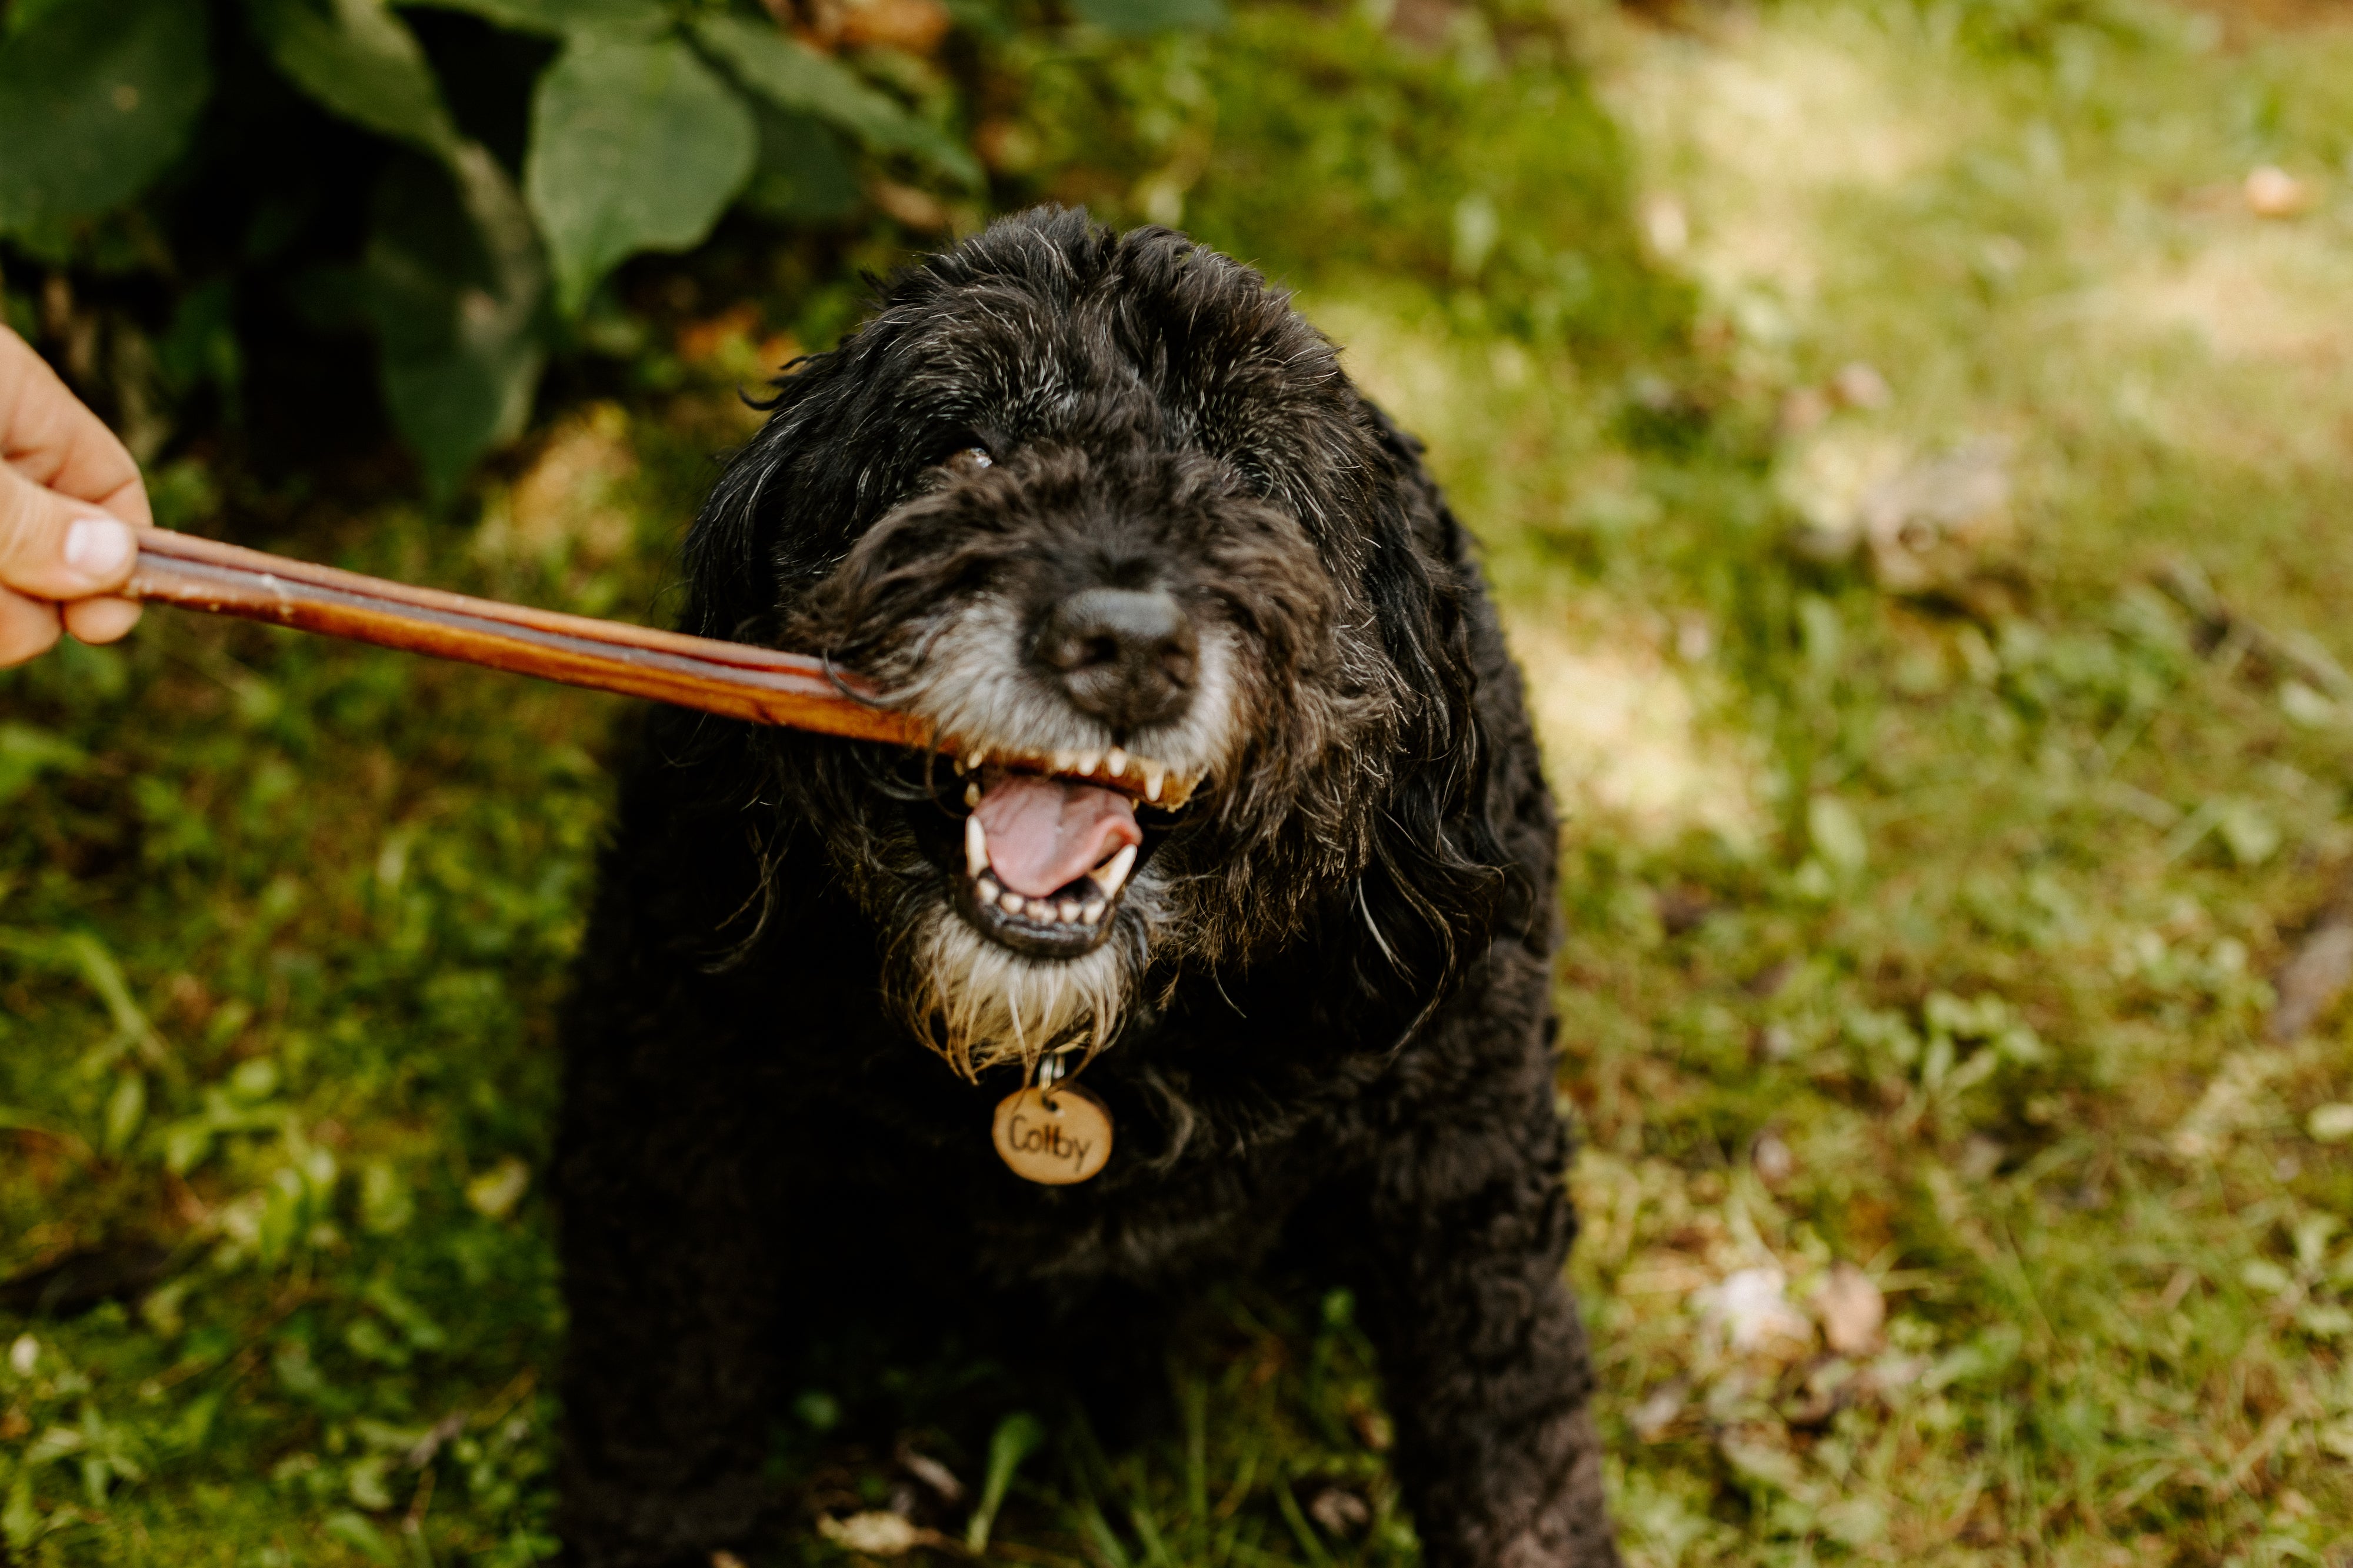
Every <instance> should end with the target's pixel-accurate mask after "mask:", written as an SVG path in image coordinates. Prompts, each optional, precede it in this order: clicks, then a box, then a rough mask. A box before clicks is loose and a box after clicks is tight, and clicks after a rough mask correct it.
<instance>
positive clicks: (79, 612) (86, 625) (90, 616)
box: [60, 598, 141, 642]
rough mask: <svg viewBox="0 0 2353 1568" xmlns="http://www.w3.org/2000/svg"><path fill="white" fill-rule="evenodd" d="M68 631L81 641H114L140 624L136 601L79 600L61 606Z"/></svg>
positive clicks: (138, 605) (137, 602)
mask: <svg viewBox="0 0 2353 1568" xmlns="http://www.w3.org/2000/svg"><path fill="white" fill-rule="evenodd" d="M60 608H61V609H62V611H63V612H64V615H65V621H66V630H68V631H69V632H71V633H73V635H74V637H75V639H76V640H77V641H79V642H112V641H113V640H114V639H115V638H117V637H121V636H122V635H123V634H124V633H125V632H127V631H129V630H130V629H131V628H132V627H133V626H137V625H138V624H139V611H140V608H141V605H140V604H139V601H138V600H136V599H111V598H109V599H76V600H74V601H73V602H72V603H71V604H69V605H61V606H60Z"/></svg>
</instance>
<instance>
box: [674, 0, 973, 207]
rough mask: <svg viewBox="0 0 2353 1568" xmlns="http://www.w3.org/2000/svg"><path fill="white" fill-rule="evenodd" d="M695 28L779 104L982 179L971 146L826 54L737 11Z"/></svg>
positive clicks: (966, 178)
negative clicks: (910, 111) (900, 104)
mask: <svg viewBox="0 0 2353 1568" xmlns="http://www.w3.org/2000/svg"><path fill="white" fill-rule="evenodd" d="M694 36H695V38H696V39H697V41H699V42H700V43H701V44H702V47H704V48H707V49H709V50H710V51H711V52H712V55H714V56H716V57H717V58H718V59H719V61H720V63H721V64H723V65H724V66H725V67H726V68H728V69H729V70H730V71H732V72H733V73H734V75H735V77H736V79H738V80H740V81H741V82H743V84H744V86H745V87H747V88H749V89H752V90H753V91H754V92H755V93H758V94H759V95H760V96H761V97H762V98H765V99H766V100H768V101H769V102H770V103H773V104H775V105H776V107H777V108H779V109H790V110H799V111H800V112H802V113H804V114H811V115H815V116H816V117H817V118H818V119H819V120H822V121H826V122H827V123H828V124H830V125H838V126H839V127H840V128H841V129H842V130H844V131H847V132H849V133H850V134H851V135H853V136H855V137H857V138H858V139H859V140H860V142H864V143H865V144H866V145H867V146H868V147H871V148H872V149H873V150H874V151H875V152H878V153H910V154H913V156H915V157H917V158H921V159H923V161H924V162H926V163H930V164H931V165H932V166H933V167H934V168H935V169H937V170H939V171H940V172H941V173H942V174H945V175H947V176H948V177H949V178H950V179H953V180H956V181H959V182H960V183H962V184H965V185H966V186H976V185H978V184H980V183H981V177H982V176H981V171H980V163H979V160H977V159H976V158H975V157H974V156H973V155H972V153H971V150H970V149H968V148H966V147H965V146H963V145H961V144H959V143H958V142H956V141H955V139H954V138H953V137H951V136H949V135H948V134H947V133H946V132H943V131H942V130H940V128H939V127H937V126H935V125H934V124H933V123H931V121H927V120H924V119H923V118H922V117H921V116H918V115H914V114H911V113H909V112H908V111H907V110H904V109H902V108H901V107H900V106H899V104H898V102H897V100H894V99H892V98H891V97H890V96H889V95H888V94H886V93H883V92H881V91H879V90H877V89H874V88H871V87H869V86H868V85H867V84H866V83H865V82H864V81H862V80H860V79H859V77H858V75H857V73H856V72H854V71H852V70H851V69H850V68H849V67H848V66H845V65H843V64H842V63H841V62H840V61H839V60H834V59H828V58H826V57H825V56H823V55H820V54H818V52H817V51H815V50H814V49H810V48H807V47H803V46H802V45H800V44H798V43H796V42H795V41H794V40H792V39H790V38H788V37H785V36H784V35H783V34H782V33H779V32H777V31H776V29H775V28H774V27H768V26H761V25H760V24H759V23H757V22H754V21H751V20H749V19H747V18H745V17H742V16H705V17H702V18H700V19H698V20H697V21H696V22H695V24H694Z"/></svg>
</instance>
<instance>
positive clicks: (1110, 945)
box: [900, 888, 1149, 1078]
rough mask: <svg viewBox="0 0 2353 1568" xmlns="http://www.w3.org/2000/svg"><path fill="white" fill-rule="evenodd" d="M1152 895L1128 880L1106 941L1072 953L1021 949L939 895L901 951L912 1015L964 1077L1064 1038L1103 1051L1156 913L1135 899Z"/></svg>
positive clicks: (1032, 1059)
mask: <svg viewBox="0 0 2353 1568" xmlns="http://www.w3.org/2000/svg"><path fill="white" fill-rule="evenodd" d="M1148 902H1149V895H1148V892H1147V890H1146V889H1142V888H1136V889H1131V891H1130V895H1129V898H1128V900H1127V901H1126V906H1125V907H1124V909H1123V910H1119V911H1117V912H1115V913H1114V914H1113V915H1110V916H1107V917H1105V918H1106V919H1107V920H1108V921H1113V922H1114V923H1113V926H1112V929H1111V931H1109V932H1108V934H1106V935H1105V936H1104V938H1103V941H1102V942H1100V943H1098V944H1097V945H1096V946H1094V947H1092V948H1091V949H1089V950H1088V951H1087V952H1083V953H1081V954H1079V955H1077V956H1075V957H1069V958H1032V957H1029V956H1026V955H1024V954H1022V953H1018V952H1014V951H1013V950H1012V949H1010V948H1008V947H1006V946H1005V945H1004V944H1003V943H1001V942H996V941H993V940H991V939H990V938H988V937H987V936H984V935H982V934H981V933H980V932H979V931H976V930H975V929H974V928H973V926H972V923H971V922H970V921H967V920H966V919H965V917H964V916H963V915H962V914H961V913H959V912H958V911H957V910H955V908H954V907H953V906H951V905H949V904H946V903H940V904H937V905H935V906H934V908H933V909H932V910H930V911H929V912H928V913H926V914H925V915H923V917H921V918H920V921H919V923H918V926H917V929H916V930H915V931H914V933H913V937H912V938H911V939H910V940H909V941H908V942H906V943H905V945H904V949H903V952H902V955H901V960H900V962H901V963H902V965H903V966H904V969H903V972H902V981H901V985H902V992H901V995H902V1005H903V1007H904V1009H905V1011H906V1014H907V1016H908V1019H909V1021H910V1023H911V1024H913V1026H914V1028H915V1031H916V1033H917V1034H918V1035H919V1036H920V1037H922V1038H923V1040H924V1041H925V1043H926V1044H928V1045H930V1046H931V1047H933V1048H934V1050H937V1051H938V1052H939V1053H940V1054H941V1055H942V1056H944V1057H945V1058H947V1059H948V1062H949V1063H950V1065H952V1066H953V1067H955V1069H956V1070H957V1071H958V1072H960V1073H962V1074H964V1075H965V1077H967V1078H970V1077H973V1076H975V1075H976V1074H977V1073H979V1072H980V1071H981V1070H982V1069H983V1068H991V1067H997V1066H1000V1065H1003V1064H1005V1063H1008V1062H1019V1063H1020V1064H1021V1065H1022V1066H1023V1068H1025V1069H1026V1068H1031V1067H1034V1066H1036V1065H1037V1062H1038V1059H1039V1057H1041V1056H1042V1055H1044V1054H1045V1053H1046V1052H1047V1051H1048V1050H1050V1049H1054V1048H1057V1047H1064V1046H1074V1047H1079V1048H1081V1049H1083V1050H1085V1051H1087V1052H1089V1053H1090V1054H1092V1053H1093V1052H1095V1051H1099V1050H1101V1049H1103V1047H1105V1046H1108V1045H1109V1044H1111V1042H1112V1039H1113V1036H1115V1035H1116V1034H1117V1033H1118V1032H1119V1026H1120V1021H1121V1019H1122V1018H1123V1017H1124V1016H1126V1013H1127V1009H1128V1003H1129V998H1130V997H1131V996H1133V995H1134V988H1135V985H1136V983H1137V981H1138V978H1139V976H1140V974H1141V973H1142V969H1143V963H1142V960H1143V955H1144V937H1143V931H1144V929H1145V925H1146V924H1147V922H1148V920H1149V916H1148V914H1147V913H1146V912H1145V910H1143V909H1141V908H1139V907H1138V905H1139V904H1140V903H1148Z"/></svg>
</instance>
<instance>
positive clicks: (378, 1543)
mask: <svg viewBox="0 0 2353 1568" xmlns="http://www.w3.org/2000/svg"><path fill="white" fill-rule="evenodd" d="M319 1530H320V1533H322V1534H323V1535H325V1536H326V1537H327V1538H328V1539H329V1540H331V1541H337V1542H342V1543H343V1545H345V1546H348V1547H350V1548H351V1549H352V1550H353V1551H354V1552H358V1553H360V1554H361V1555H362V1556H364V1557H365V1558H366V1559H367V1560H368V1561H369V1562H371V1563H397V1562H399V1561H400V1558H399V1557H398V1556H397V1555H396V1553H395V1552H393V1549H392V1542H389V1541H387V1540H385V1534H384V1531H380V1530H378V1529H377V1528H376V1527H375V1524H374V1523H372V1522H371V1521H369V1519H368V1517H367V1516H366V1515H365V1514H363V1513H353V1511H352V1510H349V1509H343V1510H340V1511H338V1512H335V1513H331V1514H329V1515H328V1516H327V1518H326V1521H325V1522H324V1523H322V1525H320V1527H319Z"/></svg>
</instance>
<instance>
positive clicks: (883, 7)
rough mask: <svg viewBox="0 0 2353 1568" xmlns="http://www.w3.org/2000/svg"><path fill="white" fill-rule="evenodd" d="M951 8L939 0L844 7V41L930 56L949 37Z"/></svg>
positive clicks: (868, 1)
mask: <svg viewBox="0 0 2353 1568" xmlns="http://www.w3.org/2000/svg"><path fill="white" fill-rule="evenodd" d="M949 22H950V17H949V16H948V8H947V7H946V6H944V5H941V4H940V3H939V0H863V3H862V4H852V5H845V6H843V7H842V9H841V31H840V33H839V37H840V40H841V42H843V43H844V44H848V45H849V46H851V47H881V48H886V49H903V50H905V51H906V52H907V53H909V54H911V55H928V54H930V53H931V52H932V51H933V50H934V49H936V48H938V47H940V40H941V39H942V38H944V37H947V31H948V26H949Z"/></svg>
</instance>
